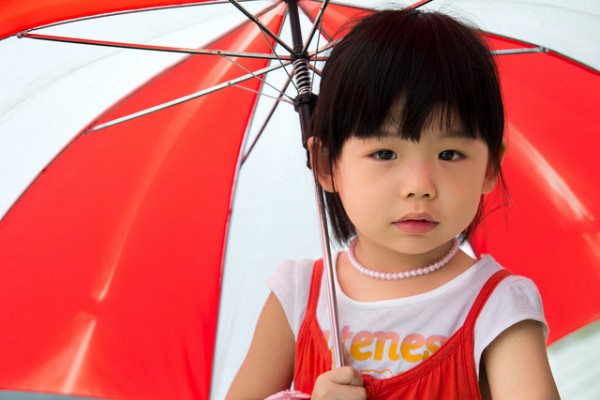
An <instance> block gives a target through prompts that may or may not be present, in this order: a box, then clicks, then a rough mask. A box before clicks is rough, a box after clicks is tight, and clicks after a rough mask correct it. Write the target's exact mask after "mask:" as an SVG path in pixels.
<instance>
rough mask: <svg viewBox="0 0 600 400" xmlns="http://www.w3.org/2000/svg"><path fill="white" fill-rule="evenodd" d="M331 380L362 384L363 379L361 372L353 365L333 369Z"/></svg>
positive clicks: (346, 383)
mask: <svg viewBox="0 0 600 400" xmlns="http://www.w3.org/2000/svg"><path fill="white" fill-rule="evenodd" d="M331 372H332V374H331V377H330V380H331V381H332V382H334V383H338V384H340V385H351V386H362V385H363V379H362V376H361V375H360V373H359V372H358V371H357V370H355V369H354V368H352V367H340V368H336V369H335V370H333V371H331Z"/></svg>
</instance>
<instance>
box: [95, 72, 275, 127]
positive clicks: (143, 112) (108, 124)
mask: <svg viewBox="0 0 600 400" xmlns="http://www.w3.org/2000/svg"><path fill="white" fill-rule="evenodd" d="M278 68H281V66H279V65H275V66H270V67H266V68H263V69H260V70H258V71H256V72H254V73H252V74H246V75H243V76H240V77H238V78H235V79H232V80H230V81H227V82H223V83H221V84H218V85H215V86H213V87H210V88H207V89H204V90H201V91H199V92H196V93H192V94H189V95H187V96H182V97H179V98H177V99H174V100H171V101H167V102H165V103H162V104H159V105H156V106H154V107H149V108H146V109H143V110H141V111H138V112H135V113H131V114H128V115H125V116H123V117H120V118H115V119H113V120H112V121H108V122H105V123H103V124H98V125H96V126H95V127H92V128H89V129H88V132H89V131H91V132H96V131H99V130H101V129H104V128H108V127H111V126H114V125H118V124H121V123H123V122H127V121H131V120H133V119H136V118H140V117H143V116H145V115H149V114H152V113H155V112H157V111H161V110H164V109H166V108H169V107H173V106H176V105H178V104H181V103H185V102H187V101H190V100H193V99H196V98H198V97H202V96H205V95H207V94H210V93H213V92H216V91H218V90H221V89H225V88H227V87H229V86H233V85H237V84H238V83H241V82H244V81H247V80H250V79H253V78H255V77H256V76H257V75H262V74H266V73H267V72H270V71H274V70H276V69H278Z"/></svg>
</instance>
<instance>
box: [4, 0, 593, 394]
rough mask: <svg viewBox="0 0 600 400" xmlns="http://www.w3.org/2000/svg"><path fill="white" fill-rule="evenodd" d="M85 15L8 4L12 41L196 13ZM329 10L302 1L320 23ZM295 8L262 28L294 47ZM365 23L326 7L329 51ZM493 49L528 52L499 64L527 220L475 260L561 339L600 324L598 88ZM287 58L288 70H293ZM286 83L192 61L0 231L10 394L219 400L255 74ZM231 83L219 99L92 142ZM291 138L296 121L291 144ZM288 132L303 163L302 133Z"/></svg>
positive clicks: (48, 172)
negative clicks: (489, 264) (238, 182)
mask: <svg viewBox="0 0 600 400" xmlns="http://www.w3.org/2000/svg"><path fill="white" fill-rule="evenodd" d="M88 3H89V2H82V1H76V0H70V1H62V2H57V1H52V2H50V1H39V2H36V3H35V5H32V4H29V3H28V2H25V1H22V2H18V1H17V2H11V3H10V4H8V3H7V4H3V5H2V6H0V7H1V8H0V15H2V17H0V20H2V22H3V23H2V24H0V26H1V27H2V28H1V29H2V30H1V31H0V37H6V36H9V35H12V34H15V33H18V32H21V31H24V30H26V29H29V28H32V27H37V26H40V25H44V24H48V23H54V22H58V21H64V20H68V19H72V18H81V17H85V16H92V15H97V14H104V13H113V12H118V11H124V10H127V11H129V10H135V9H142V8H152V7H158V6H168V5H182V4H186V3H198V2H185V1H162V2H159V1H118V2H117V1H114V2H111V1H102V2H93V4H88ZM207 3H208V2H207ZM434 3H435V2H434ZM203 7H204V6H203ZM321 8H322V3H320V2H313V1H301V2H300V9H301V10H302V11H303V12H304V13H305V14H306V15H307V16H308V18H309V19H310V20H313V21H314V20H318V15H319V11H320V10H321ZM286 10H287V5H286V4H285V3H281V2H279V3H272V4H271V3H269V4H263V5H261V7H259V8H258V9H257V11H256V15H257V18H258V20H260V22H261V23H262V24H263V26H264V27H266V28H267V29H268V32H273V33H276V34H279V33H280V31H281V28H282V25H283V22H284V16H285V13H286ZM362 13H364V11H363V10H360V9H357V8H353V7H347V6H341V5H334V4H330V5H328V6H327V11H326V13H325V14H324V16H323V20H322V33H323V36H324V37H325V38H327V39H330V40H331V39H335V38H336V37H337V35H339V34H340V32H341V31H340V29H341V27H342V26H343V25H344V24H345V23H346V21H347V20H348V19H349V18H352V17H354V16H356V15H360V14H362ZM265 32H266V31H265V29H259V28H258V26H257V25H256V24H254V23H252V22H250V21H246V22H240V23H239V24H237V25H236V24H234V26H232V27H231V28H230V29H227V30H225V31H224V32H223V33H222V34H221V35H219V36H217V37H216V38H213V39H210V40H205V39H201V40H200V42H199V43H198V44H197V45H196V47H197V46H200V45H202V48H203V49H208V50H220V51H225V50H231V51H236V52H248V53H259V54H268V53H273V48H275V46H276V40H275V38H273V37H272V36H270V35H269V34H268V33H265ZM36 33H37V32H36ZM487 37H488V39H489V40H490V43H491V44H492V46H493V47H494V48H495V49H499V50H502V51H508V52H510V53H521V52H524V53H523V54H518V55H517V54H510V55H501V56H499V57H498V61H499V68H500V73H501V76H502V84H503V90H504V96H505V99H506V107H507V116H508V118H509V120H508V123H509V151H508V154H507V160H506V166H505V169H506V175H507V181H508V185H509V187H510V190H511V193H512V198H513V206H512V207H511V211H510V214H508V217H507V218H505V214H504V213H503V211H502V209H501V210H500V212H495V213H492V214H490V216H489V218H487V219H486V220H485V236H484V235H483V234H479V235H478V236H477V237H476V240H475V242H474V245H475V249H476V250H477V251H480V252H482V251H485V252H490V253H492V254H494V255H495V256H496V257H497V258H498V259H499V260H500V261H501V262H502V263H504V264H505V265H507V266H509V267H510V268H511V269H513V270H514V271H515V272H517V273H523V274H525V275H528V276H531V277H533V278H534V280H535V281H536V282H537V283H538V284H539V286H540V288H541V291H542V295H543V297H544V300H545V302H546V309H547V313H548V320H549V323H550V327H551V335H552V336H551V338H550V339H551V340H552V341H553V340H556V339H558V338H560V337H561V336H563V335H565V334H567V333H569V332H570V331H572V330H574V329H576V328H578V327H579V326H582V325H584V324H586V323H587V322H589V321H592V320H594V319H597V318H598V316H599V312H600V310H599V307H598V305H599V304H600V301H599V300H600V298H599V297H600V295H598V293H597V290H595V288H597V287H598V283H599V282H598V280H599V276H600V274H598V269H597V267H596V265H598V263H597V261H598V258H599V257H600V255H599V254H598V250H597V249H598V248H600V247H599V246H598V244H599V243H598V240H599V239H598V232H599V229H598V228H599V226H598V222H597V220H596V219H595V218H594V216H595V215H597V214H598V211H599V210H598V209H597V207H598V206H597V201H594V199H598V194H599V193H598V190H597V189H595V188H593V187H590V186H593V185H589V182H593V179H594V177H595V176H594V175H592V174H594V173H595V171H597V166H598V163H597V161H595V160H594V159H593V158H592V157H593V156H594V154H595V153H596V150H599V149H598V140H597V139H595V138H594V136H595V135H594V133H595V132H597V128H596V126H597V123H598V117H597V116H596V115H595V114H596V113H595V112H594V110H593V106H592V104H594V103H593V102H592V99H593V98H595V97H596V96H597V94H598V93H599V90H598V89H599V81H598V72H597V70H595V69H593V68H589V67H586V66H583V65H579V64H577V63H575V62H573V61H571V60H569V59H567V58H566V57H563V56H561V55H559V54H557V53H554V52H552V51H546V50H544V49H539V48H537V47H535V46H533V45H529V44H526V43H522V42H517V41H515V40H511V39H507V38H504V37H501V36H498V35H488V36H487ZM25 40H26V39H21V41H25ZM279 49H281V47H279ZM515 50H516V51H515ZM279 52H280V53H282V54H285V55H286V57H283V59H282V61H281V63H282V64H284V65H289V63H290V62H291V61H290V59H289V55H290V54H289V53H286V52H285V50H283V51H281V50H280V51H279ZM280 67H281V64H280V62H279V61H277V62H270V61H269V59H268V58H267V57H266V56H260V57H258V58H247V57H237V56H235V55H232V56H231V57H230V58H222V57H216V56H214V55H204V54H196V55H192V56H186V57H184V58H182V59H180V60H178V61H177V62H176V63H174V64H172V65H170V66H169V67H168V68H167V69H164V70H162V71H161V72H160V73H158V74H156V75H154V76H152V78H150V79H148V80H147V81H146V82H145V83H144V84H143V85H142V86H140V87H139V88H137V89H135V90H134V91H133V92H132V93H130V94H129V95H127V93H122V94H121V95H120V96H119V98H120V100H119V98H116V99H114V100H113V102H114V103H115V104H114V106H112V107H110V108H109V109H108V110H107V111H104V110H98V113H100V112H102V111H104V112H102V114H101V115H100V116H98V118H96V119H95V120H94V121H93V122H92V123H90V124H88V125H87V126H85V127H84V128H83V129H82V130H81V132H80V133H79V134H77V135H75V136H73V137H72V140H71V141H70V142H69V143H68V145H65V146H64V148H63V149H62V150H61V151H60V152H59V154H58V155H57V156H56V157H55V158H53V160H52V162H51V163H49V164H48V165H47V167H45V168H44V169H43V170H42V172H41V173H40V174H39V176H38V177H37V179H35V182H34V183H33V184H31V186H30V187H29V189H28V190H27V191H25V192H24V193H23V195H22V196H21V197H20V198H19V200H18V201H17V202H16V203H15V204H14V205H13V206H12V208H11V209H10V211H9V212H8V213H7V214H6V215H5V216H4V218H3V219H2V222H1V223H0V274H1V276H2V279H1V282H2V283H1V285H2V286H1V289H0V296H1V297H0V304H3V305H2V307H0V321H1V322H0V323H1V325H2V326H5V327H11V328H10V329H4V330H3V333H2V334H1V335H0V349H1V351H2V354H3V363H2V366H5V367H0V368H2V370H0V371H1V372H0V376H1V377H2V378H0V388H5V389H15V390H34V391H46V392H56V393H75V394H80V395H90V396H103V397H114V398H206V397H207V396H208V392H209V387H210V376H211V366H212V363H213V350H214V346H215V335H216V324H217V312H216V310H217V309H218V302H219V288H220V282H221V273H222V265H223V262H224V261H223V256H224V254H225V251H226V250H225V239H226V237H227V229H228V221H229V215H230V212H231V207H232V203H231V198H232V188H233V186H234V181H235V178H236V175H237V174H238V173H239V174H241V172H238V167H239V165H240V149H241V148H242V143H243V141H244V135H245V133H246V132H247V127H248V125H249V124H250V123H251V122H252V121H253V120H252V115H253V112H254V111H255V110H256V108H257V107H258V105H257V103H256V101H257V93H256V92H257V91H258V90H261V89H264V86H265V83H264V81H261V80H259V79H249V78H253V76H252V74H250V72H249V71H254V74H257V73H256V71H258V74H259V75H262V74H263V73H264V72H265V71H266V69H268V68H273V69H279V68H280ZM7 72H8V71H7ZM231 81H234V82H235V83H236V85H235V86H231V85H229V84H227V82H231ZM284 81H285V79H284ZM221 83H223V86H224V88H222V89H221V90H219V91H216V92H215V93H211V94H210V95H208V96H201V97H198V98H196V99H195V100H193V101H186V102H184V103H182V104H179V105H176V106H173V107H169V108H167V109H164V110H161V111H159V112H156V113H151V114H149V115H147V116H144V117H143V118H137V119H134V120H131V121H128V122H125V123H122V124H118V125H115V126H111V127H107V128H105V129H102V130H98V131H93V128H94V127H97V126H98V125H100V124H103V123H104V122H107V121H111V120H113V119H115V118H119V117H122V116H124V115H128V114H130V113H132V112H137V111H139V110H142V109H145V108H148V107H153V106H155V105H157V104H160V103H164V102H169V101H171V100H173V99H177V98H181V97H182V96H187V95H189V94H190V93H194V92H196V93H198V92H203V91H205V90H207V89H208V88H211V87H214V86H215V85H219V84H221ZM225 86H226V87H225ZM567 93H569V94H568V95H567ZM117 100H118V101H117ZM290 125H297V122H295V121H287V122H286V125H285V129H289V128H290ZM290 130H291V129H290ZM566 132H574V133H572V134H571V133H569V135H568V136H567V135H566V134H565V133H566ZM18 133H19V132H18V131H13V132H11V134H13V135H15V134H18ZM286 133H287V132H286ZM575 133H576V135H575ZM290 134H291V135H296V137H295V138H294V140H296V141H297V146H298V148H300V137H299V133H298V132H295V133H290ZM575 136H576V137H577V138H575ZM567 139H571V140H570V142H569V140H567ZM259 195H260V194H259ZM492 208H493V207H492ZM512 210H515V211H512ZM513 212H514V214H513ZM506 220H508V225H506V224H505V221H506ZM253 229H256V226H255V227H253ZM312 243H314V242H312ZM548 244H552V246H551V247H550V248H551V249H552V250H553V251H549V246H548ZM313 247H314V246H313ZM559 248H560V249H559ZM311 255H312V254H311ZM576 257H578V258H576ZM258 261H259V260H258ZM259 262H260V261H259ZM567 263H568V264H567ZM567 265H568V267H567V268H569V269H566V268H565V267H566V266H567ZM574 270H576V271H577V273H566V272H564V271H574ZM561 271H562V272H561Z"/></svg>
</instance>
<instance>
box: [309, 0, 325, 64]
mask: <svg viewBox="0 0 600 400" xmlns="http://www.w3.org/2000/svg"><path fill="white" fill-rule="evenodd" d="M328 4H329V0H324V1H323V4H321V8H320V9H319V14H317V18H316V19H315V22H314V23H313V26H312V29H311V31H310V33H309V35H308V40H307V41H306V44H305V45H304V49H303V50H302V53H306V52H307V51H308V46H309V45H310V42H312V40H313V37H314V36H315V34H316V33H317V30H318V29H319V28H320V27H321V23H322V21H323V14H325V9H326V8H327V5H328ZM317 47H318V42H317Z"/></svg>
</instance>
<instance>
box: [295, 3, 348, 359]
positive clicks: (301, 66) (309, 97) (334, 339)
mask: <svg viewBox="0 0 600 400" xmlns="http://www.w3.org/2000/svg"><path fill="white" fill-rule="evenodd" d="M286 1H287V4H288V14H289V18H290V26H291V33H292V45H293V49H294V53H293V55H292V59H293V64H294V79H295V81H296V86H297V88H298V96H297V97H296V99H295V100H294V104H295V109H296V111H297V112H298V116H299V118H300V128H301V132H302V144H303V146H304V147H305V148H307V142H308V138H309V137H311V136H313V133H312V125H311V117H312V108H313V105H314V101H315V99H316V96H315V94H314V93H313V92H312V85H311V75H310V67H309V57H308V52H307V51H306V47H307V46H308V44H307V46H304V43H303V40H302V30H301V27H300V18H299V14H298V2H297V0H286ZM325 6H326V3H324V6H323V8H322V10H323V9H324V7H325ZM318 23H319V22H318V19H317V20H316V21H315V25H317V24H318ZM309 40H310V39H309ZM313 177H314V187H315V195H316V199H317V212H318V214H319V227H320V232H321V246H322V251H323V264H324V266H325V281H326V288H327V300H328V306H329V307H328V309H329V319H330V329H331V343H332V357H333V363H332V365H333V367H334V368H337V367H341V366H343V365H344V358H343V350H342V342H341V341H340V338H339V325H338V318H337V302H336V294H335V292H336V290H335V284H334V276H333V263H332V257H331V246H330V240H329V229H328V226H327V214H326V211H325V199H324V194H323V188H322V187H321V185H319V181H318V179H317V175H316V173H314V171H313Z"/></svg>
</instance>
